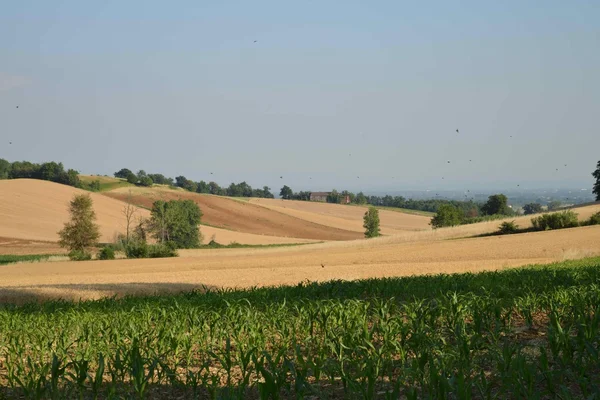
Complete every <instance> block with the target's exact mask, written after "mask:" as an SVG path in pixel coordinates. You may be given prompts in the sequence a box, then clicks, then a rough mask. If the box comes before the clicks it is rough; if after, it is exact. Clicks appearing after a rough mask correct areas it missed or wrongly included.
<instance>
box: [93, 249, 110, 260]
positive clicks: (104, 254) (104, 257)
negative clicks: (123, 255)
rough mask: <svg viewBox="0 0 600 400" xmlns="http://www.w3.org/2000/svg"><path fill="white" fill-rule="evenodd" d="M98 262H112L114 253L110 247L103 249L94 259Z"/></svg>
mask: <svg viewBox="0 0 600 400" xmlns="http://www.w3.org/2000/svg"><path fill="white" fill-rule="evenodd" d="M96 258H97V259H98V260H114V259H115V251H114V250H113V248H112V247H111V246H107V247H103V248H102V249H101V250H100V251H99V252H98V256H97V257H96Z"/></svg>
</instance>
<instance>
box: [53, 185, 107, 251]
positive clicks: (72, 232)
mask: <svg viewBox="0 0 600 400" xmlns="http://www.w3.org/2000/svg"><path fill="white" fill-rule="evenodd" d="M69 214H70V215H71V220H70V221H69V222H66V223H65V226H64V228H63V229H62V230H60V231H59V232H58V235H59V237H60V241H59V244H60V245H61V246H62V247H66V248H68V249H69V250H70V251H71V252H73V251H80V252H82V251H85V250H86V249H88V248H90V247H93V246H95V245H96V244H97V243H98V238H99V237H100V229H99V227H98V225H97V224H96V222H95V221H96V213H95V212H94V208H93V202H92V198H91V197H90V196H89V195H87V194H79V195H75V196H74V197H73V199H72V200H71V203H70V205H69Z"/></svg>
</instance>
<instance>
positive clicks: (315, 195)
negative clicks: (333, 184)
mask: <svg viewBox="0 0 600 400" xmlns="http://www.w3.org/2000/svg"><path fill="white" fill-rule="evenodd" d="M330 194H331V192H311V193H310V201H321V202H326V201H327V196H329V195H330ZM340 199H341V201H340V203H341V204H350V196H341V195H340Z"/></svg>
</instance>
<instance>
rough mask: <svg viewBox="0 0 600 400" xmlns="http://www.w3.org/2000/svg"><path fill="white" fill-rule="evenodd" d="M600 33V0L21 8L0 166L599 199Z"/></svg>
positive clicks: (6, 65) (5, 14)
mask: <svg viewBox="0 0 600 400" xmlns="http://www.w3.org/2000/svg"><path fill="white" fill-rule="evenodd" d="M599 21H600V3H599V2H598V1H597V0H589V1H576V0H570V1H564V0H557V1H550V0H548V1H544V2H533V1H529V2H528V1H522V0H518V1H496V2H491V1H481V0H477V1H438V2H402V1H398V0H390V1H378V2H371V1H360V2H358V1H347V0H346V1H325V0H320V1H306V0H304V1H297V2H289V1H280V0H279V1H276V0H273V1H239V2H232V1H214V2H208V1H192V0H190V1H173V2H165V1H136V2H134V1H97V2H83V1H79V0H76V1H59V0H53V1H45V0H39V1H26V0H18V1H5V2H2V6H1V12H0V158H6V159H9V160H11V161H15V160H22V159H26V160H32V161H38V162H41V161H48V160H56V161H62V162H64V164H65V166H67V167H72V168H75V169H78V170H79V171H81V172H83V173H99V174H112V173H113V172H115V171H116V170H118V169H120V168H122V167H128V168H130V169H132V170H135V171H137V170H139V169H144V170H146V171H147V172H160V173H163V174H165V175H168V176H173V177H174V176H175V175H180V174H182V175H185V176H186V177H188V178H189V179H193V180H196V181H198V180H201V179H204V180H209V179H211V178H212V179H214V180H215V181H217V182H218V183H220V184H229V183H230V182H231V181H236V182H238V181H242V180H245V181H247V182H248V183H250V184H251V185H253V186H259V185H261V186H262V185H265V184H266V185H269V186H270V187H271V188H273V189H276V190H277V191H278V190H279V188H280V187H281V186H282V184H284V183H285V184H288V185H290V186H291V187H292V188H293V189H295V190H300V189H307V190H321V189H331V188H333V187H335V188H337V189H339V190H341V189H350V190H358V189H364V190H381V189H383V190H405V189H434V190H435V189H440V190H442V189H463V188H513V187H515V186H516V185H517V184H521V186H538V187H542V186H543V187H552V186H571V187H577V186H581V187H590V188H591V185H592V177H591V175H590V174H591V172H592V171H593V169H594V168H595V165H596V162H597V161H598V160H599V159H600V129H599V125H600V124H599V119H600V23H599ZM255 41H256V42H255ZM17 105H18V106H19V108H18V109H17V108H16V106H17ZM457 128H458V129H459V133H456V129H457ZM511 136H512V137H511ZM9 141H12V142H13V144H12V145H9V144H8V142H9ZM448 160H449V161H450V164H448V163H447V161H448ZM469 160H472V161H471V162H469ZM564 164H567V167H564ZM556 168H558V169H559V171H556ZM210 172H213V175H212V176H211V175H210ZM280 176H283V179H280V178H279V177H280ZM310 177H312V179H310ZM357 177H360V178H357ZM392 177H393V178H392ZM442 177H444V179H442Z"/></svg>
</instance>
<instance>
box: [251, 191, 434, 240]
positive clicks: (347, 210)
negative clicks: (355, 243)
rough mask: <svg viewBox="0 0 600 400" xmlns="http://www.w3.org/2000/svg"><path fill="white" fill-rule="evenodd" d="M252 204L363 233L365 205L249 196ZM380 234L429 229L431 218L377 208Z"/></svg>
mask: <svg viewBox="0 0 600 400" xmlns="http://www.w3.org/2000/svg"><path fill="white" fill-rule="evenodd" d="M250 202H251V203H253V204H258V205H260V206H263V207H267V208H269V209H271V210H274V211H278V212H281V213H284V214H288V215H291V216H293V217H296V218H300V219H304V220H307V221H311V222H315V223H318V224H322V225H327V226H332V227H335V228H339V229H345V230H349V231H354V232H360V233H363V232H364V228H363V226H362V225H363V215H364V214H365V211H367V207H359V206H348V205H341V204H328V203H317V202H309V201H297V200H278V199H256V198H252V199H250ZM379 219H380V221H381V233H382V234H383V235H394V234H396V233H400V232H404V231H419V230H429V229H431V227H430V225H429V222H430V221H431V217H427V216H423V215H416V214H407V213H402V212H395V211H388V210H380V211H379Z"/></svg>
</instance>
